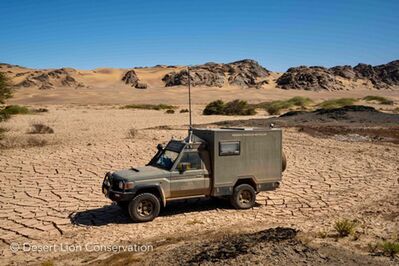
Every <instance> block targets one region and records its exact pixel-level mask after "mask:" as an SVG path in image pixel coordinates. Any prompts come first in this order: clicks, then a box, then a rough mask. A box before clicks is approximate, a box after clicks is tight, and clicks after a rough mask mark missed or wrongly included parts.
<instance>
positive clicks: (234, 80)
mask: <svg viewBox="0 0 399 266" xmlns="http://www.w3.org/2000/svg"><path fill="white" fill-rule="evenodd" d="M269 75H270V72H269V71H268V70H267V69H265V68H263V67H262V66H261V65H259V64H258V63H257V62H256V61H254V60H249V59H246V60H241V61H236V62H232V63H229V64H218V63H212V62H210V63H206V64H203V65H197V66H194V67H191V68H190V81H191V84H192V85H193V86H208V87H222V86H223V85H224V82H225V79H226V78H227V81H228V83H229V84H231V85H237V86H241V87H260V86H262V85H263V84H265V81H260V82H258V78H265V77H267V76H269ZM162 80H163V81H164V82H165V86H166V87H171V86H178V85H187V83H188V72H187V70H181V71H180V72H171V73H169V74H166V75H165V76H164V77H163V79H162Z"/></svg>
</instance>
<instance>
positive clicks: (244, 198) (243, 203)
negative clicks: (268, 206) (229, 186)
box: [230, 184, 256, 209]
mask: <svg viewBox="0 0 399 266" xmlns="http://www.w3.org/2000/svg"><path fill="white" fill-rule="evenodd" d="M255 201H256V191H255V189H254V188H253V187H252V186H251V185H248V184H242V185H239V186H236V187H235V188H234V191H233V195H231V197H230V203H231V205H233V207H234V208H236V209H250V208H252V207H253V206H254V205H255Z"/></svg>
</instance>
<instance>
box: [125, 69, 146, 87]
mask: <svg viewBox="0 0 399 266" xmlns="http://www.w3.org/2000/svg"><path fill="white" fill-rule="evenodd" d="M122 81H123V82H125V84H127V85H130V86H132V87H135V88H136V89H147V84H146V83H144V82H140V80H139V78H138V76H137V74H136V72H135V71H134V70H133V69H131V70H129V71H127V72H126V73H125V75H123V77H122Z"/></svg>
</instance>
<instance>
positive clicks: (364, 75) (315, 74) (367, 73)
mask: <svg viewBox="0 0 399 266" xmlns="http://www.w3.org/2000/svg"><path fill="white" fill-rule="evenodd" d="M358 80H363V81H365V82H370V83H371V84H372V86H373V87H374V88H375V89H389V88H392V87H394V86H398V85H399V60H396V61H392V62H390V63H387V64H383V65H378V66H372V65H366V64H358V65H357V66H355V67H351V66H349V65H345V66H335V67H332V68H325V67H319V66H311V67H306V66H299V67H292V68H289V69H288V70H287V72H285V73H284V74H283V75H282V76H281V77H279V78H278V79H277V86H278V87H280V88H282V89H303V90H314V91H318V90H329V91H333V90H343V89H347V88H348V86H347V83H345V81H347V82H356V81H358Z"/></svg>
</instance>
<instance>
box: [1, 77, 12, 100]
mask: <svg viewBox="0 0 399 266" xmlns="http://www.w3.org/2000/svg"><path fill="white" fill-rule="evenodd" d="M11 96H12V84H11V82H10V79H9V78H8V77H7V76H6V74H5V73H3V72H0V104H3V103H4V100H6V99H8V98H11Z"/></svg>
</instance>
